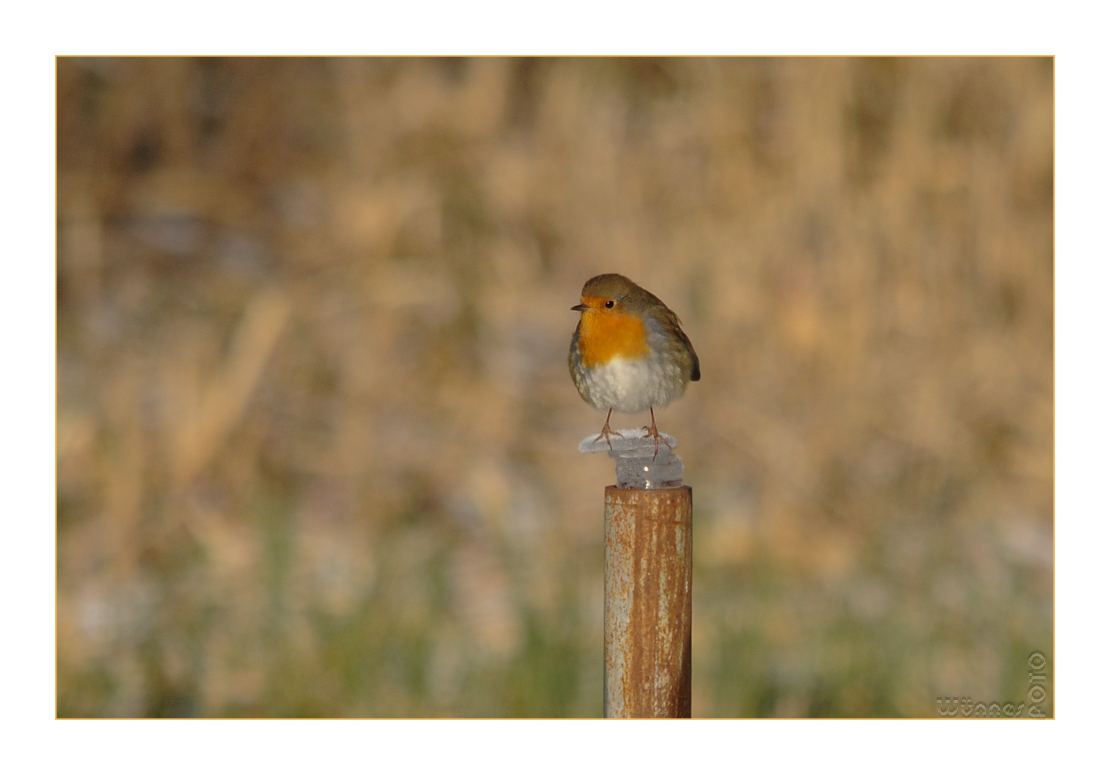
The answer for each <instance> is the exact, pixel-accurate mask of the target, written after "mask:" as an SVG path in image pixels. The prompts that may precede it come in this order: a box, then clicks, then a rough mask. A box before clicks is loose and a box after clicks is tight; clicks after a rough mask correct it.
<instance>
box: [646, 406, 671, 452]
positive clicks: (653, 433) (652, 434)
mask: <svg viewBox="0 0 1110 775" xmlns="http://www.w3.org/2000/svg"><path fill="white" fill-rule="evenodd" d="M648 409H649V411H650V412H651V427H650V428H649V427H648V426H646V425H645V426H644V428H643V429H644V430H645V431H647V436H646V437H645V438H649V439H655V454H654V455H652V456H651V459H652V460H655V458H656V457H657V456H658V455H659V441H660V440H662V441H663V443H664V444H666V445H667V446H668V447H669V446H671V445H670V444H668V443H667V440H666V439H664V438H663V434H662V433H660V432H659V428H658V427H656V425H655V407H654V406H651V407H648Z"/></svg>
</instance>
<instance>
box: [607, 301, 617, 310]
mask: <svg viewBox="0 0 1110 775" xmlns="http://www.w3.org/2000/svg"><path fill="white" fill-rule="evenodd" d="M616 304H617V303H616V302H615V301H613V300H612V299H609V301H607V302H605V309H612V308H613V307H615V306H616Z"/></svg>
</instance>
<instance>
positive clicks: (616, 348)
mask: <svg viewBox="0 0 1110 775" xmlns="http://www.w3.org/2000/svg"><path fill="white" fill-rule="evenodd" d="M571 309H572V310H574V311H575V312H580V313H581V317H580V318H579V320H578V326H577V327H576V328H575V329H574V335H573V336H572V337H571V340H570V355H569V356H568V359H567V361H568V365H569V366H570V376H571V378H572V379H573V380H574V386H575V387H576V388H578V393H579V395H581V396H582V399H583V400H584V401H585V402H586V403H587V404H590V405H591V406H593V407H594V408H595V409H599V410H601V411H603V412H604V411H606V410H608V414H606V415H605V425H604V426H602V428H601V433H599V434H598V435H597V438H596V439H594V441H599V440H601V439H605V441H606V442H607V443H608V444H609V448H610V449H612V448H613V442H612V441H611V440H610V436H612V435H614V434H615V435H617V436H620V435H621V434H620V433H618V432H616V431H614V430H613V429H612V428H610V427H609V420H610V418H612V416H613V410H614V409H615V410H616V411H618V412H622V413H625V414H634V413H636V412H642V411H644V410H645V409H647V410H648V411H650V412H651V427H650V428H649V427H647V426H644V430H645V431H647V432H648V433H647V438H652V439H654V440H655V454H656V455H658V454H659V440H660V439H662V438H663V437H662V435H661V434H660V433H659V428H658V427H657V426H656V424H655V409H656V407H664V406H666V405H667V404H669V403H670V402H671V401H674V400H675V399H676V398H680V397H681V396H682V395H683V394H684V393H685V392H686V386H687V385H688V384H689V383H690V382H697V381H698V380H700V379H701V365H700V364H699V363H698V355H697V353H695V352H694V346H693V345H692V344H690V338H689V337H688V336H686V334H685V333H684V332H683V331H682V326H681V322H680V321H679V319H678V315H676V314H675V313H674V312H672V311H671V310H670V308H668V307H667V305H666V304H664V303H663V302H662V301H660V300H659V298H658V297H657V296H655V295H654V294H652V293H649V292H648V291H646V290H644V289H643V288H641V287H640V286H639V285H637V284H636V283H634V282H632V281H631V280H629V279H628V278H627V277H625V276H624V275H619V274H602V275H598V276H597V277H594V278H591V279H590V280H588V281H587V282H586V285H585V286H583V288H582V302H581V303H580V304H576V305H574V306H573V307H571ZM622 438H623V437H622ZM663 441H664V443H666V439H664V440H663Z"/></svg>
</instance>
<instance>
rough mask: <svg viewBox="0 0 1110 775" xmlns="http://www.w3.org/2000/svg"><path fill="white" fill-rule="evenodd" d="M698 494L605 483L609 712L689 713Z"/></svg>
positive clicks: (635, 715)
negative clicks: (693, 568)
mask: <svg viewBox="0 0 1110 775" xmlns="http://www.w3.org/2000/svg"><path fill="white" fill-rule="evenodd" d="M692 539H693V491H692V490H691V489H690V488H689V487H685V486H682V487H672V488H667V489H625V488H622V487H617V486H614V485H611V486H609V487H606V488H605V717H606V718H689V717H690V624H691V598H692V595H691V588H692V584H691V582H692V576H693V572H692V567H693V540H692Z"/></svg>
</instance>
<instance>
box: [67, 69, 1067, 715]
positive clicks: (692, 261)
mask: <svg viewBox="0 0 1110 775" xmlns="http://www.w3.org/2000/svg"><path fill="white" fill-rule="evenodd" d="M57 150H58V157H57V159H58V180H57V186H58V187H57V191H58V194H57V218H58V221H57V223H58V233H57V256H58V259H57V261H58V263H57V267H58V268H57V276H58V297H57V299H58V302H57V332H58V333H57V563H58V565H57V573H58V576H57V582H58V583H57V713H58V715H59V716H261V717H271V716H328V717H331V716H370V717H382V716H388V717H393V716H405V717H440V716H443V717H457V716H467V717H470V716H508V717H516V716H542V717H562V716H599V715H601V713H602V658H601V655H602V651H601V649H602V602H603V601H602V562H603V545H602V538H603V536H602V521H601V520H602V506H603V489H604V487H605V485H606V484H609V483H611V482H612V481H613V479H614V474H613V465H612V461H610V460H609V459H608V458H606V457H604V456H587V455H580V454H578V452H577V451H576V446H577V443H578V441H579V440H580V439H582V438H584V437H585V436H587V435H591V434H596V433H597V431H598V430H599V429H600V427H601V424H602V421H603V419H604V418H603V416H602V415H601V414H600V413H598V412H596V411H595V410H593V409H592V408H591V407H589V406H588V405H587V404H585V403H584V402H583V401H582V400H581V398H579V396H578V394H577V392H576V391H575V389H574V386H573V384H572V382H571V379H570V377H569V374H568V372H567V365H566V353H567V348H568V346H569V342H570V335H571V332H572V331H573V329H574V326H575V324H576V322H577V318H578V316H577V314H575V313H573V312H571V311H570V307H571V305H573V304H576V303H577V302H578V297H579V292H580V290H581V287H582V285H583V283H584V282H585V281H586V280H587V279H589V278H590V277H591V276H593V275H595V274H599V273H602V272H621V273H624V274H627V275H628V276H630V277H631V278H632V279H633V280H635V281H636V282H638V283H640V284H641V285H643V286H644V287H646V288H647V289H649V290H650V291H652V292H653V293H655V294H656V295H658V296H660V297H661V298H662V299H663V300H664V301H665V302H666V303H667V304H668V305H669V306H670V307H671V308H672V309H674V310H675V311H676V312H677V313H678V314H679V315H680V317H681V318H682V320H683V324H684V328H685V330H686V332H687V333H688V334H689V335H690V338H691V340H692V341H693V343H694V346H695V347H696V349H697V352H698V355H699V356H700V359H701V366H702V374H703V378H702V381H701V382H699V383H696V384H693V385H691V386H690V389H689V391H688V392H687V394H686V397H685V398H684V399H683V400H682V401H680V402H678V403H675V404H672V405H671V406H669V407H667V408H666V409H665V410H663V411H662V413H660V414H659V420H660V427H661V428H662V429H663V430H665V431H667V432H669V433H672V434H674V435H675V436H677V437H678V439H679V444H680V446H679V449H678V452H679V454H681V455H682V457H683V459H684V462H685V464H686V483H687V484H690V485H691V486H692V487H693V488H694V514H695V522H694V534H695V549H694V563H695V576H694V634H693V650H694V653H693V684H694V687H693V688H694V695H693V711H694V715H695V716H726V717H737V716H741V717H743V716H788V717H798V716H855V717H860V716H863V717H869V716H925V717H935V716H936V715H937V703H936V698H937V697H938V696H957V697H961V698H970V699H971V700H972V701H974V702H979V701H982V702H988V703H989V702H992V701H998V702H1005V701H1012V702H1014V703H1015V704H1016V703H1018V702H1026V703H1027V705H1028V703H1029V700H1028V699H1027V696H1026V692H1027V688H1028V684H1027V672H1028V671H1029V667H1028V665H1027V660H1028V657H1029V655H1030V653H1031V652H1033V651H1039V652H1041V653H1043V654H1044V655H1046V658H1047V661H1048V667H1047V671H1048V681H1049V694H1048V699H1047V700H1046V701H1045V702H1044V703H1042V704H1041V707H1042V709H1043V710H1044V711H1045V712H1046V713H1048V714H1049V715H1051V713H1052V699H1051V698H1052V694H1051V674H1052V665H1053V653H1052V647H1053V586H1052V585H1053V63H1052V60H1051V59H1027V58H1005V59H952V58H943V59H830V58H821V59H685V58H673V59H502V58H478V59H424V58H407V59H247V58H244V59H180V58H160V59H142V58H129V59H72V58H62V59H59V60H58V61H57ZM646 420H647V418H646V415H645V416H644V417H639V416H632V417H628V416H620V417H615V418H614V427H633V426H638V425H642V424H644V423H645V422H646Z"/></svg>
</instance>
